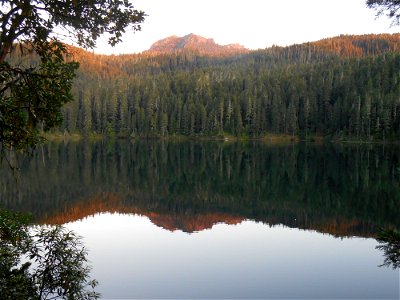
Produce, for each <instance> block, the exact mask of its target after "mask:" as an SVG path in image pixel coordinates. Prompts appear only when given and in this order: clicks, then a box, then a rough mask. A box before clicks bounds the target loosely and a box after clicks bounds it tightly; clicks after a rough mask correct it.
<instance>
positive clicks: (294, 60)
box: [58, 34, 400, 140]
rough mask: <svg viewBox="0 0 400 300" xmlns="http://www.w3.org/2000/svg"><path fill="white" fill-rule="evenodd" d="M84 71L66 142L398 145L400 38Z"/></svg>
mask: <svg viewBox="0 0 400 300" xmlns="http://www.w3.org/2000/svg"><path fill="white" fill-rule="evenodd" d="M71 52H72V53H73V58H74V59H76V60H78V61H80V63H81V68H80V70H79V72H78V76H77V78H76V81H75V86H74V95H75V99H76V101H74V102H72V103H69V104H68V105H66V106H65V107H64V108H63V117H64V122H63V124H62V126H61V128H60V129H58V130H60V131H61V132H62V133H66V134H68V133H81V134H93V133H97V134H102V135H113V136H123V137H166V136H174V135H185V136H225V135H233V136H247V137H260V136H263V135H264V134H267V133H274V134H285V135H293V136H301V137H308V136H315V135H319V136H325V137H327V136H328V137H334V138H338V137H344V138H348V137H351V138H359V139H369V140H372V139H398V137H399V136H400V119H399V112H400V72H399V70H400V34H393V35H390V34H384V35H363V36H339V37H336V38H331V39H324V40H321V41H318V42H313V43H305V44H301V45H293V46H289V47H277V46H274V47H271V48H268V49H265V50H258V51H253V52H251V53H248V54H237V55H232V56H227V57H224V56H222V57H221V56H218V57H215V56H212V55H208V56H207V55H204V54H202V55H200V54H199V53H196V52H189V51H183V52H182V51H181V52H176V53H175V54H157V55H156V54H151V53H143V54H136V55H119V56H105V55H95V54H93V53H90V52H86V51H84V50H81V49H72V51H71Z"/></svg>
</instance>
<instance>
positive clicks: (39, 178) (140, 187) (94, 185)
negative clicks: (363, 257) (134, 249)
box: [0, 141, 400, 237]
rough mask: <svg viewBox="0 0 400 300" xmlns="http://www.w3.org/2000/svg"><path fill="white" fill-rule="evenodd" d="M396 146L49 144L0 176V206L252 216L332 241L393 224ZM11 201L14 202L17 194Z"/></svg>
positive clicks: (46, 215) (50, 219) (207, 217)
mask: <svg viewBox="0 0 400 300" xmlns="http://www.w3.org/2000/svg"><path fill="white" fill-rule="evenodd" d="M398 150H399V149H398V147H396V146H388V145H375V146H371V145H369V146H365V145H361V146H350V145H346V146H344V145H336V146H328V145H311V144H310V145H307V144H289V145H270V144H265V143H260V142H247V143H236V142H232V143H231V142H228V143H226V142H225V143H224V142H193V141H191V142H166V141H140V142H129V141H116V142H96V143H66V144H63V143H49V144H48V145H46V146H44V147H43V148H42V149H38V151H36V152H35V153H34V155H33V156H32V157H31V158H29V159H26V158H25V159H20V167H21V173H20V175H19V176H18V177H19V178H18V180H15V177H14V175H13V174H12V173H11V172H10V171H9V170H7V168H6V167H4V166H3V168H2V169H1V170H0V176H1V178H2V180H1V182H0V196H1V200H0V205H1V206H3V207H6V208H8V209H12V210H19V211H25V212H30V213H32V214H33V215H34V217H35V220H36V221H37V222H38V223H51V224H55V223H57V224H63V223H67V222H71V221H74V220H79V219H82V218H85V217H87V216H89V215H94V214H96V213H100V212H118V213H128V214H139V215H145V216H147V217H148V218H149V219H150V220H151V221H152V222H153V223H154V224H156V225H158V226H161V227H163V228H165V229H168V230H172V231H173V230H178V229H179V230H182V231H185V232H196V231H201V230H203V229H207V228H211V227H212V226H213V225H214V224H216V223H221V222H224V223H227V224H237V223H240V222H242V221H243V220H254V221H257V222H263V223H267V224H269V225H274V224H284V225H286V226H288V227H296V228H300V229H312V230H317V231H319V232H323V233H329V234H332V235H335V236H364V237H369V236H372V235H374V234H375V233H376V232H377V230H378V228H380V227H392V228H400V218H399V217H398V216H399V215H400V193H399V191H400V171H399V170H400V169H399V168H400V160H399V158H400V157H399V156H400V153H399V151H398ZM15 195H17V197H16V196H15Z"/></svg>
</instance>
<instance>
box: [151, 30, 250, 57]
mask: <svg viewBox="0 0 400 300" xmlns="http://www.w3.org/2000/svg"><path fill="white" fill-rule="evenodd" d="M185 50H190V51H196V52H198V53H200V54H203V55H211V56H221V55H223V56H224V55H232V54H238V53H248V52H250V50H248V49H246V48H244V47H243V46H242V45H239V44H229V45H225V46H222V45H218V44H217V43H215V41H214V40H213V39H208V38H204V37H202V36H199V35H196V34H193V33H191V34H188V35H185V36H183V37H177V36H170V37H167V38H165V39H162V40H159V41H157V42H155V43H154V44H153V45H152V46H151V47H150V49H149V50H148V51H145V53H151V54H157V53H175V52H182V51H185Z"/></svg>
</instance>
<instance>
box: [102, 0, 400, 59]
mask: <svg viewBox="0 0 400 300" xmlns="http://www.w3.org/2000/svg"><path fill="white" fill-rule="evenodd" d="M131 1H132V3H133V5H134V7H135V9H138V10H142V11H144V12H145V13H146V14H147V17H146V19H145V21H144V23H142V30H141V31H140V32H133V31H127V32H126V33H125V34H124V36H123V42H121V43H120V44H118V45H117V46H115V47H111V46H109V45H107V42H106V38H105V37H104V38H101V39H100V40H99V41H98V43H97V48H96V49H95V50H94V52H95V53H102V54H121V53H139V52H142V51H144V50H147V49H149V48H150V46H151V45H152V44H153V43H154V42H156V41H158V40H160V39H163V38H166V37H169V36H172V35H176V36H185V35H187V34H190V33H194V34H197V35H201V36H203V37H206V38H213V39H214V40H215V42H216V43H218V44H220V45H226V44H230V43H239V44H241V45H243V46H245V47H246V48H249V49H260V48H266V47H270V46H272V45H279V46H286V45H292V44H296V43H297V44H299V43H303V42H309V41H316V40H320V39H323V38H328V37H333V36H337V35H340V34H367V33H397V32H400V26H397V27H390V24H391V21H390V20H389V19H387V18H386V17H380V18H378V19H377V18H376V17H375V11H374V10H372V9H369V8H367V7H366V5H365V0H280V1H278V0H131Z"/></svg>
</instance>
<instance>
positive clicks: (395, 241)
mask: <svg viewBox="0 0 400 300" xmlns="http://www.w3.org/2000/svg"><path fill="white" fill-rule="evenodd" d="M376 240H377V241H378V242H379V243H380V245H378V246H376V248H377V249H379V250H382V251H383V254H384V257H385V259H384V262H383V264H382V265H380V267H390V266H391V267H392V268H393V269H398V268H399V267H400V232H398V231H396V230H393V229H384V230H382V231H381V232H380V233H379V234H378V235H377V238H376Z"/></svg>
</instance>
